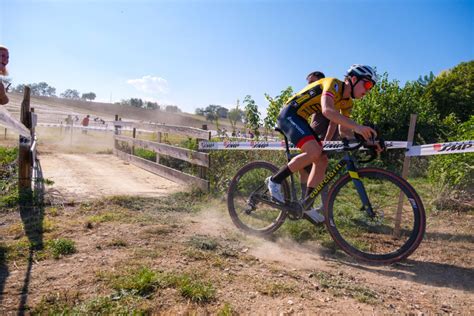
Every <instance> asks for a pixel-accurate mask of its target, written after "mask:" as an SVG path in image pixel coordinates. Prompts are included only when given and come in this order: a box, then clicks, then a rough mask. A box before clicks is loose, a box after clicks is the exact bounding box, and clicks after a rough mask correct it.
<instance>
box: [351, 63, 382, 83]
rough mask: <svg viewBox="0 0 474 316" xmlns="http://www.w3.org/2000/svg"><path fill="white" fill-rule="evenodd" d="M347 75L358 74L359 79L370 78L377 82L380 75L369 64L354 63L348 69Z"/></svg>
mask: <svg viewBox="0 0 474 316" xmlns="http://www.w3.org/2000/svg"><path fill="white" fill-rule="evenodd" d="M346 76H356V77H357V78H359V79H369V80H371V81H373V82H374V83H376V82H377V80H378V76H377V73H376V72H375V70H374V69H372V67H370V66H367V65H360V64H354V65H352V66H351V67H350V68H349V69H348V70H347V74H346Z"/></svg>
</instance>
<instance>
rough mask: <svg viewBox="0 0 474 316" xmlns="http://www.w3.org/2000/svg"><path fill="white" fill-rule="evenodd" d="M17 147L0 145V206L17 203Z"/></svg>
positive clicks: (4, 206)
mask: <svg viewBox="0 0 474 316" xmlns="http://www.w3.org/2000/svg"><path fill="white" fill-rule="evenodd" d="M17 157H18V148H16V147H15V148H5V147H0V192H2V194H1V196H0V208H12V207H15V206H16V205H18V201H19V196H18V185H17V184H18V164H17V163H16V159H17Z"/></svg>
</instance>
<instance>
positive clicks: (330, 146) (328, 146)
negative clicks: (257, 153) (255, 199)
mask: <svg viewBox="0 0 474 316" xmlns="http://www.w3.org/2000/svg"><path fill="white" fill-rule="evenodd" d="M407 144H408V143H407V142H399V141H386V142H385V145H386V146H387V149H395V148H407ZM288 145H289V147H290V149H291V150H298V148H297V147H296V146H294V145H293V144H291V143H289V144H288ZM342 147H343V145H342V142H337V141H330V142H323V149H324V150H325V151H331V150H339V149H341V148H342ZM199 149H202V150H223V149H237V150H252V149H260V150H285V142H284V141H280V142H266V141H250V142H239V141H223V142H209V141H200V142H199Z"/></svg>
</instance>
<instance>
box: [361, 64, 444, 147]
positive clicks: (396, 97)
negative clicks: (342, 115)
mask: <svg viewBox="0 0 474 316" xmlns="http://www.w3.org/2000/svg"><path fill="white" fill-rule="evenodd" d="M425 89H426V88H425V87H424V86H423V85H422V84H421V83H419V82H418V81H408V82H407V83H406V84H405V86H404V87H401V86H400V83H399V82H398V81H397V80H392V81H389V80H388V74H387V73H385V74H384V75H383V76H382V79H381V80H380V82H379V83H377V85H375V86H374V87H373V88H372V90H371V91H370V93H369V94H367V95H366V96H365V97H364V98H363V99H360V100H356V101H355V104H354V109H353V112H352V117H353V119H354V120H355V121H357V122H358V123H360V124H364V123H366V122H371V123H373V124H376V125H377V126H378V128H379V129H380V131H381V133H382V136H383V137H384V138H385V139H387V140H404V139H406V138H407V134H408V123H409V121H410V114H417V115H418V118H417V124H416V134H415V136H416V141H417V142H419V143H426V142H433V141H437V140H438V139H439V137H440V135H441V131H440V128H439V122H440V120H439V115H438V113H437V111H436V109H435V108H434V106H433V105H432V104H431V103H430V102H429V100H427V99H426V98H423V95H424V93H425Z"/></svg>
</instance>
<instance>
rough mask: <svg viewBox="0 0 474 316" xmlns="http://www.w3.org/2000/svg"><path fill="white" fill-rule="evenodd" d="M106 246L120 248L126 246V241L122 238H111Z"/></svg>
mask: <svg viewBox="0 0 474 316" xmlns="http://www.w3.org/2000/svg"><path fill="white" fill-rule="evenodd" d="M107 246H108V247H113V248H121V247H127V246H128V243H127V242H126V241H125V240H123V239H120V238H118V239H113V240H112V241H110V242H108V243H107Z"/></svg>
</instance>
